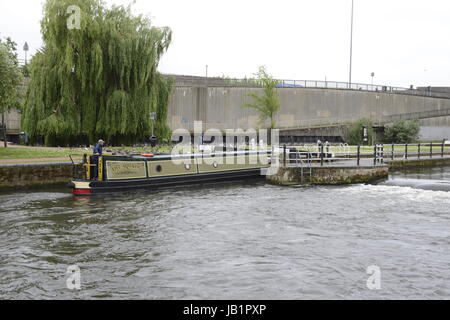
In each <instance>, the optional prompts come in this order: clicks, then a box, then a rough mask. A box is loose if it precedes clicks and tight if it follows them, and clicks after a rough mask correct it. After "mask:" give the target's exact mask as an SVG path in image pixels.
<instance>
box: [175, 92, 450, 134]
mask: <svg viewBox="0 0 450 320" xmlns="http://www.w3.org/2000/svg"><path fill="white" fill-rule="evenodd" d="M261 91H262V90H261V89H258V88H245V87H208V88H206V87H176V88H175V89H174V92H173V95H172V97H171V100H170V104H169V123H170V126H171V128H172V129H177V128H186V129H192V128H193V122H194V121H195V120H199V121H203V123H204V124H205V126H206V128H205V129H208V128H217V129H226V128H242V129H248V128H257V127H258V124H257V120H258V113H257V112H256V111H255V110H252V109H249V108H244V107H243V104H244V103H245V102H246V101H251V100H250V99H249V98H248V97H247V95H248V93H250V92H256V93H261ZM278 91H279V93H280V100H281V110H280V112H279V114H278V116H277V125H278V126H279V127H280V128H295V127H303V126H308V125H321V124H330V123H342V122H348V121H355V120H357V119H360V118H363V117H368V118H371V119H372V120H373V121H374V122H377V121H380V119H381V118H382V117H383V116H389V115H396V114H401V113H410V112H411V113H412V112H420V111H430V110H441V109H450V99H439V98H430V97H420V96H411V95H401V94H392V93H381V92H365V91H349V90H336V89H309V88H280V89H278ZM435 123H436V121H435V122H433V125H432V126H447V125H448V121H447V120H445V121H443V122H442V123H440V124H435Z"/></svg>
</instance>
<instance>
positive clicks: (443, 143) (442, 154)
mask: <svg viewBox="0 0 450 320" xmlns="http://www.w3.org/2000/svg"><path fill="white" fill-rule="evenodd" d="M444 148H445V139H444V140H442V148H441V157H442V158H443V157H444Z"/></svg>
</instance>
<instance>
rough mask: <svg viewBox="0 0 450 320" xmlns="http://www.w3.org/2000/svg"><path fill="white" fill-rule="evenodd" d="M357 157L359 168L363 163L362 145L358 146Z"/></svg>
mask: <svg viewBox="0 0 450 320" xmlns="http://www.w3.org/2000/svg"><path fill="white" fill-rule="evenodd" d="M356 157H357V160H356V164H357V166H358V167H359V165H360V162H361V146H360V145H358V151H357V156H356Z"/></svg>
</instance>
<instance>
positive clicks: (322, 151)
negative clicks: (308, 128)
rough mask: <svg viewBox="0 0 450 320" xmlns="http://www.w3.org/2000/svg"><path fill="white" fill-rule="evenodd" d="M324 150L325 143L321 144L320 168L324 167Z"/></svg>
mask: <svg viewBox="0 0 450 320" xmlns="http://www.w3.org/2000/svg"><path fill="white" fill-rule="evenodd" d="M323 153H324V150H323V143H321V144H320V166H321V167H323V155H324V154H323Z"/></svg>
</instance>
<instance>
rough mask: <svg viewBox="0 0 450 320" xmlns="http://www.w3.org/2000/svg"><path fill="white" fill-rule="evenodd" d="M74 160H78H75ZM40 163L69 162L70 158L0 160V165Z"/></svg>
mask: <svg viewBox="0 0 450 320" xmlns="http://www.w3.org/2000/svg"><path fill="white" fill-rule="evenodd" d="M74 160H78V159H77V158H75V159H74ZM42 162H70V158H69V157H62V158H39V159H0V164H15V163H42Z"/></svg>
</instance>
